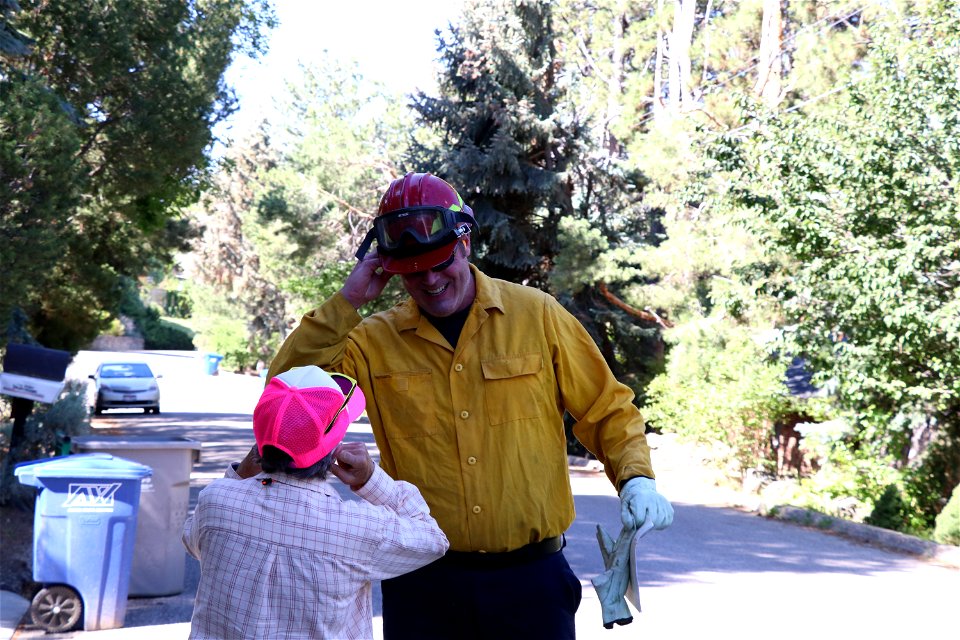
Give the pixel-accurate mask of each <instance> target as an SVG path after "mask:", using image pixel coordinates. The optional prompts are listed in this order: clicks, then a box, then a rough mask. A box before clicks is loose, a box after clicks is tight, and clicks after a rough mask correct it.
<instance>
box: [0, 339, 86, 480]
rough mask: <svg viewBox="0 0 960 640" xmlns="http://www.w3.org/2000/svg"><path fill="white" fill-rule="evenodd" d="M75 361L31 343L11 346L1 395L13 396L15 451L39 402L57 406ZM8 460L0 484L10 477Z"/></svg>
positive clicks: (0, 374) (68, 355) (0, 375)
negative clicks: (31, 413) (56, 403)
mask: <svg viewBox="0 0 960 640" xmlns="http://www.w3.org/2000/svg"><path fill="white" fill-rule="evenodd" d="M71 360H73V355H72V354H71V353H70V352H69V351H60V350H58V349H47V348H45V347H38V346H34V345H29V344H13V343H11V344H7V353H6V355H5V356H4V357H3V371H2V372H0V394H2V395H5V396H10V398H11V400H10V409H11V415H12V417H13V429H12V430H11V431H10V451H11V452H12V451H13V450H14V449H15V448H16V447H17V445H19V444H20V441H21V440H23V436H24V425H26V423H27V417H28V416H29V415H30V412H31V411H33V404H34V403H35V402H44V403H47V404H53V403H54V402H56V401H57V398H58V397H59V396H60V391H61V390H63V379H64V376H66V374H67V365H69V364H70V361H71ZM8 458H9V456H8V457H7V458H4V463H3V469H2V472H0V482H5V481H6V478H7V469H6V466H7V459H8Z"/></svg>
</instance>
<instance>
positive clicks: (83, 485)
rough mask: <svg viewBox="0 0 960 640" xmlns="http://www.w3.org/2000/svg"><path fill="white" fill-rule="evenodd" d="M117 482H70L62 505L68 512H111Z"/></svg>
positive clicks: (118, 485) (118, 486) (117, 487)
mask: <svg viewBox="0 0 960 640" xmlns="http://www.w3.org/2000/svg"><path fill="white" fill-rule="evenodd" d="M119 488H120V483H119V482H71V483H70V487H69V494H68V495H67V499H66V500H64V501H63V506H64V507H65V508H66V510H67V511H68V512H70V513H112V512H113V506H114V496H115V495H116V493H117V489H119Z"/></svg>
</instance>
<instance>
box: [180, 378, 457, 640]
mask: <svg viewBox="0 0 960 640" xmlns="http://www.w3.org/2000/svg"><path fill="white" fill-rule="evenodd" d="M364 407H365V399H364V396H363V392H362V391H361V390H360V388H359V387H357V384H356V382H355V381H354V380H352V379H351V378H348V377H347V376H343V375H340V374H332V375H331V374H328V373H327V372H325V371H323V370H322V369H320V368H319V367H316V366H306V367H297V368H294V369H290V370H288V371H286V372H284V373H281V374H279V375H277V376H275V377H274V378H272V379H271V380H270V382H269V384H268V385H267V387H266V388H265V389H264V391H263V394H262V395H261V397H260V400H259V402H258V403H257V407H256V409H255V410H254V414H253V431H254V436H255V437H256V442H257V444H256V455H255V456H254V455H251V456H248V457H249V458H254V460H253V462H256V463H259V467H260V472H259V473H257V474H256V475H254V476H252V477H250V478H246V479H243V478H241V476H240V475H238V473H237V469H236V467H235V465H231V466H230V467H228V469H227V471H226V473H225V476H224V478H222V479H219V480H214V481H213V482H212V483H210V484H209V485H208V486H207V487H206V488H204V489H203V490H202V491H201V492H200V496H199V499H198V501H197V507H196V509H195V511H194V513H193V514H192V515H191V516H190V517H189V518H188V519H187V521H186V523H185V524H184V528H183V543H184V546H186V548H187V551H188V552H189V553H190V555H192V556H193V557H194V558H196V559H197V560H199V561H200V585H199V587H198V589H197V596H196V601H195V603H194V610H193V618H192V620H191V625H190V638H198V639H200V638H281V637H294V638H301V637H303V638H372V637H373V622H372V620H373V613H372V611H373V608H372V581H374V580H382V579H386V578H393V577H396V576H399V575H402V574H404V573H407V572H410V571H413V570H414V569H418V568H420V567H422V566H424V565H427V564H429V563H431V562H433V561H434V560H436V559H437V558H439V557H441V556H442V555H443V554H444V552H446V550H447V548H448V546H449V544H448V542H447V538H446V536H445V535H444V533H443V532H442V531H441V530H440V528H439V526H437V523H436V521H435V520H434V519H433V518H432V517H431V516H430V510H429V509H428V508H427V504H426V502H424V500H423V497H422V496H421V495H420V492H419V491H418V490H417V488H416V487H415V486H413V485H412V484H409V483H407V482H402V481H395V480H392V479H391V478H390V477H389V476H388V475H387V474H386V473H384V472H383V471H382V470H381V469H380V467H378V466H377V465H376V464H375V463H374V462H373V460H372V459H371V458H370V455H369V453H368V452H367V449H366V445H365V444H363V443H360V442H351V443H343V442H342V440H343V437H344V434H345V433H346V431H347V427H348V426H349V425H350V423H351V422H352V421H353V420H354V419H356V418H357V417H358V416H359V415H360V414H361V413H362V412H363V410H364ZM252 453H253V452H252ZM328 471H329V472H331V473H332V474H333V475H334V476H336V477H337V478H338V479H339V480H340V481H342V482H343V483H344V484H346V485H348V486H349V487H350V488H351V489H352V490H353V491H354V492H355V493H356V495H357V496H359V497H360V498H362V499H363V500H342V499H341V498H340V495H339V494H338V493H337V490H336V489H335V488H334V486H333V485H332V484H331V483H330V481H328V480H327V479H326V478H327V472H328Z"/></svg>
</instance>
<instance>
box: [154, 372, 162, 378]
mask: <svg viewBox="0 0 960 640" xmlns="http://www.w3.org/2000/svg"><path fill="white" fill-rule="evenodd" d="M153 377H154V378H162V377H163V374H162V373H158V374H157V375H155V376H153Z"/></svg>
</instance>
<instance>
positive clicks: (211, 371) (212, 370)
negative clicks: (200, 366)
mask: <svg viewBox="0 0 960 640" xmlns="http://www.w3.org/2000/svg"><path fill="white" fill-rule="evenodd" d="M221 360H223V356H222V355H220V354H219V353H208V354H207V355H206V356H205V357H204V359H203V361H204V365H205V366H206V371H207V375H210V376H215V375H217V371H219V368H220V361H221Z"/></svg>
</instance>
